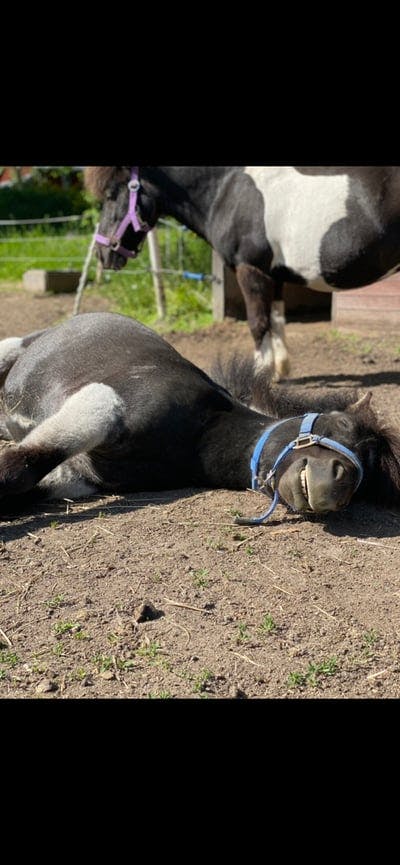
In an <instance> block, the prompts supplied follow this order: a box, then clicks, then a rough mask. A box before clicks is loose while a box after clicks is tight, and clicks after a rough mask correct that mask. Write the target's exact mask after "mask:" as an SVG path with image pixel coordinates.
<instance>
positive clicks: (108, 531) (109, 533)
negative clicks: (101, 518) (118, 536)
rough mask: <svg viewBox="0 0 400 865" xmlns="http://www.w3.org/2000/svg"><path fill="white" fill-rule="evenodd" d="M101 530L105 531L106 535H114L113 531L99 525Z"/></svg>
mask: <svg viewBox="0 0 400 865" xmlns="http://www.w3.org/2000/svg"><path fill="white" fill-rule="evenodd" d="M99 529H100V531H101V532H105V533H106V534H107V535H115V532H110V530H109V529H105V528H104V527H103V526H99Z"/></svg>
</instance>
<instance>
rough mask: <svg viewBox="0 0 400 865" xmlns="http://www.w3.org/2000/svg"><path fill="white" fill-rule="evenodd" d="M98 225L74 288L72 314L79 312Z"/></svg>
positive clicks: (98, 224)
mask: <svg viewBox="0 0 400 865" xmlns="http://www.w3.org/2000/svg"><path fill="white" fill-rule="evenodd" d="M99 227H100V223H99V222H98V223H97V225H96V228H95V230H94V232H93V237H92V239H91V241H90V244H89V249H88V251H87V253H86V258H85V263H84V265H83V268H82V273H81V278H80V280H79V285H78V288H77V290H76V296H75V303H74V308H73V311H72V315H78V312H79V307H80V305H81V299H82V293H83V289H84V286H85V282H86V277H87V273H88V270H89V264H90V262H91V260H92V255H93V250H94V245H95V243H96V234H97V232H98V230H99Z"/></svg>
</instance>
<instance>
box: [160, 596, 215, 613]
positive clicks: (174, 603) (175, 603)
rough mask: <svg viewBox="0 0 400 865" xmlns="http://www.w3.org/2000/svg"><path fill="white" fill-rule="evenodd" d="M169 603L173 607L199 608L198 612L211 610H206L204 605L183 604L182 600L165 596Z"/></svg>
mask: <svg viewBox="0 0 400 865" xmlns="http://www.w3.org/2000/svg"><path fill="white" fill-rule="evenodd" d="M164 600H165V602H166V603H167V604H170V606H171V607H184V608H185V610H197V612H198V613H209V612H210V610H205V609H204V607H192V606H191V604H182V603H181V602H180V601H171V600H170V598H164Z"/></svg>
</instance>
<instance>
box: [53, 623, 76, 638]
mask: <svg viewBox="0 0 400 865" xmlns="http://www.w3.org/2000/svg"><path fill="white" fill-rule="evenodd" d="M76 627H77V625H76V622H63V621H59V622H56V624H55V625H54V633H55V635H56V636H57V637H62V636H63V634H67V633H68V632H69V631H72V629H73V628H76Z"/></svg>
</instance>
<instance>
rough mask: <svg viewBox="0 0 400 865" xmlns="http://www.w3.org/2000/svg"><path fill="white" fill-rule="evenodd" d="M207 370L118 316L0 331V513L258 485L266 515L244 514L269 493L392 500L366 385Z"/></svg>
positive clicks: (305, 500)
mask: <svg viewBox="0 0 400 865" xmlns="http://www.w3.org/2000/svg"><path fill="white" fill-rule="evenodd" d="M217 378H218V383H217V381H213V380H212V379H210V378H209V377H208V376H207V375H206V374H205V373H204V372H202V371H201V370H200V369H198V368H197V367H196V366H194V365H193V364H192V363H190V362H189V361H188V360H185V359H184V358H183V357H181V356H180V355H179V354H178V353H177V352H176V351H175V349H174V348H172V347H171V346H170V345H169V344H168V343H167V342H165V341H164V340H163V339H162V338H161V337H160V336H158V335H157V334H156V333H154V332H153V331H151V330H150V329H149V328H147V327H145V326H144V325H142V324H139V323H138V322H137V321H134V320H133V319H131V318H128V317H125V316H122V315H113V314H110V313H89V314H85V315H79V316H77V317H75V318H72V319H71V320H70V321H68V322H66V323H65V324H62V325H60V326H58V327H54V328H51V329H49V330H44V331H39V332H35V333H33V334H30V335H29V336H27V337H25V338H17V337H15V338H9V339H5V340H3V341H2V342H0V386H1V398H2V414H1V416H0V434H1V435H2V437H3V438H7V439H9V440H10V439H11V440H13V442H14V443H15V444H13V445H11V446H4V447H3V450H2V451H1V453H0V497H1V498H2V501H1V510H2V513H3V514H7V513H11V512H13V511H14V510H15V508H16V506H17V508H18V506H20V507H22V508H26V507H27V506H28V505H29V504H30V503H31V502H34V501H35V499H37V498H52V499H54V498H55V499H58V498H64V497H67V498H72V499H74V498H79V497H82V496H87V495H91V494H94V493H104V492H109V493H120V492H133V491H137V490H161V489H172V488H182V487H221V488H226V489H236V490H240V489H246V488H248V487H252V488H253V489H254V490H260V491H261V492H263V493H266V494H267V496H269V497H270V498H271V499H272V501H271V504H270V507H269V509H268V511H267V513H266V514H263V515H262V516H260V517H257V518H256V517H255V518H253V519H249V520H248V521H247V522H249V523H250V524H252V523H255V524H258V523H261V522H262V521H263V520H264V519H266V517H267V516H268V515H269V513H270V512H272V510H273V508H274V507H275V505H276V503H277V502H278V500H279V499H280V500H281V501H282V502H283V503H284V504H286V505H287V506H288V507H289V508H291V509H293V510H295V511H299V512H302V513H305V512H314V513H325V512H328V511H335V510H337V509H339V508H341V507H344V506H345V505H347V504H348V503H349V501H350V499H351V498H352V496H353V495H354V494H355V493H356V491H357V495H358V496H360V497H362V498H364V499H367V500H370V501H373V502H376V503H379V504H386V505H393V504H397V503H399V501H400V437H399V436H398V435H397V434H396V433H395V432H394V431H391V430H389V429H386V428H384V427H382V425H381V424H380V423H379V422H378V420H377V418H376V416H375V414H374V412H373V411H372V409H371V407H370V398H371V394H366V395H365V396H363V397H362V398H361V399H359V400H357V401H355V398H354V396H350V397H349V396H344V395H343V394H340V395H334V396H329V397H318V395H316V396H315V397H313V398H310V397H306V398H303V397H302V396H299V395H297V396H294V397H293V396H290V394H289V392H288V391H287V390H285V389H283V388H282V387H280V386H279V387H275V388H271V387H270V386H268V385H266V384H265V376H260V375H258V376H257V375H255V374H254V371H253V363H252V362H251V361H250V362H249V363H248V364H247V365H246V363H243V362H241V363H239V362H237V361H236V362H235V361H234V362H232V363H231V365H230V367H229V368H228V369H227V370H225V371H224V370H223V369H222V368H221V369H220V370H219V372H218V374H217ZM245 403H247V405H246V404H245ZM250 405H252V406H253V407H252V408H250V407H249V406H250ZM261 412H262V413H261ZM19 509H20V508H19Z"/></svg>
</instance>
